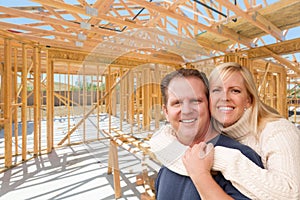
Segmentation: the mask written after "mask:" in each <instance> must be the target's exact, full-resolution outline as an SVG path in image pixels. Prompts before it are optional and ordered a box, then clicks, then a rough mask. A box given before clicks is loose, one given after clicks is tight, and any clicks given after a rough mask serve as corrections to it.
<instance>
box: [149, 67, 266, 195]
mask: <svg viewBox="0 0 300 200" xmlns="http://www.w3.org/2000/svg"><path fill="white" fill-rule="evenodd" d="M208 91H209V90H208V81H207V78H206V76H205V74H204V73H201V72H199V71H198V70H195V69H180V70H178V71H174V72H171V73H170V74H168V75H167V76H165V77H164V78H163V80H162V82H161V92H162V96H163V111H164V114H165V117H166V119H167V121H168V122H169V125H168V126H165V127H163V128H162V129H160V130H159V131H158V132H157V133H155V134H154V135H153V137H152V138H151V140H150V146H151V148H152V151H153V152H154V153H155V155H156V157H157V159H158V160H159V161H160V162H161V163H162V164H163V166H162V167H161V169H160V171H159V173H158V177H157V180H156V184H155V187H156V198H157V200H168V199H170V200H192V199H201V197H200V195H199V193H198V191H197V189H196V187H195V185H194V184H193V182H192V180H191V178H190V177H189V176H187V172H186V170H185V168H184V165H183V163H182V159H181V158H182V156H183V154H184V152H185V151H186V149H187V148H188V147H192V146H193V145H194V144H198V143H201V142H209V143H212V144H213V145H220V146H226V147H230V148H235V149H239V150H241V152H242V153H244V154H245V155H246V156H247V157H249V158H250V159H251V160H253V162H255V163H256V164H258V165H259V166H261V167H262V166H263V165H262V163H261V160H260V157H259V156H258V155H257V154H256V153H255V152H254V151H253V150H252V149H250V148H249V147H247V146H245V145H242V144H240V143H238V142H236V141H234V140H232V139H230V138H228V137H226V136H223V135H220V134H219V133H218V132H217V131H216V130H215V129H214V128H213V127H212V126H211V123H210V113H209V106H208V104H209V102H208V98H209V92H208ZM204 144H205V143H204ZM209 149H210V146H209V145H207V146H206V151H207V152H205V151H204V153H208V152H209ZM202 153H203V152H202ZM199 154H200V152H199ZM204 156H205V155H204ZM214 182H215V183H217V184H219V186H220V188H221V189H223V190H221V191H219V192H223V193H224V192H225V193H227V194H228V195H230V196H231V197H232V198H234V199H248V198H247V197H246V196H244V195H243V194H241V193H240V192H239V191H238V190H237V189H236V188H235V187H234V186H233V185H232V184H231V182H230V181H227V180H226V179H225V178H224V177H223V176H222V174H221V173H216V175H214ZM203 184H206V183H203Z"/></svg>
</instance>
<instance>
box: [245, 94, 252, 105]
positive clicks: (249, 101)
mask: <svg viewBox="0 0 300 200" xmlns="http://www.w3.org/2000/svg"><path fill="white" fill-rule="evenodd" d="M251 105H252V98H251V97H250V96H249V95H248V98H247V101H246V105H245V108H249V107H251Z"/></svg>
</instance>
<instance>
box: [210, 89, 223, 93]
mask: <svg viewBox="0 0 300 200" xmlns="http://www.w3.org/2000/svg"><path fill="white" fill-rule="evenodd" d="M220 91H221V90H220V89H213V90H212V92H213V93H217V92H220Z"/></svg>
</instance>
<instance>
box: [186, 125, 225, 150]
mask: <svg viewBox="0 0 300 200" xmlns="http://www.w3.org/2000/svg"><path fill="white" fill-rule="evenodd" d="M219 134H220V133H218V132H217V131H216V130H215V129H214V128H213V126H212V125H210V126H209V127H208V129H207V131H206V133H205V134H201V137H198V138H196V139H195V140H194V141H193V143H192V144H191V145H190V147H192V146H194V144H198V143H200V142H208V141H210V140H212V139H214V138H215V137H217V136H218V135H219Z"/></svg>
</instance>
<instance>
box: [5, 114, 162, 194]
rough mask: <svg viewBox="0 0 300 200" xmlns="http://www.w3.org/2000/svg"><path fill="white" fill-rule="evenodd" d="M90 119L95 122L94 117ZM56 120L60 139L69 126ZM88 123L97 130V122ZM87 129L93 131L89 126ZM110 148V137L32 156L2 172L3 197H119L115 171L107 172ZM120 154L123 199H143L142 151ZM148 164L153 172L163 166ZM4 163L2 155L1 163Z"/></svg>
mask: <svg viewBox="0 0 300 200" xmlns="http://www.w3.org/2000/svg"><path fill="white" fill-rule="evenodd" d="M88 121H90V122H91V123H94V120H93V119H92V118H91V119H89V120H88ZM114 121H117V120H116V119H114ZM55 123H58V124H56V125H55V127H56V128H55V134H56V135H57V136H56V140H57V141H60V139H61V138H62V136H63V135H65V130H63V129H64V128H63V127H67V126H66V125H65V124H64V123H66V121H64V120H59V121H56V122H55ZM101 125H102V127H104V126H103V124H101ZM42 126H44V125H43V124H42ZM86 127H90V128H91V129H92V130H93V131H95V125H87V126H86ZM86 132H87V133H92V131H89V130H87V131H86ZM0 136H1V133H0ZM77 136H78V134H77ZM72 137H73V138H72V140H73V141H80V140H82V137H80V136H79V137H77V139H76V134H74V135H73V136H72ZM74 138H75V139H74ZM19 139H20V140H21V138H19ZM3 140H4V139H3V137H0V144H1V145H0V152H1V153H3V149H4V148H3V143H4V142H3ZM29 140H30V139H29ZM57 141H56V142H57ZM108 150H109V141H108V140H101V141H95V142H92V143H83V144H80V145H73V146H63V147H60V148H56V149H55V150H53V151H52V153H50V154H45V155H42V156H38V157H35V158H32V159H30V160H29V161H27V162H25V163H22V164H20V165H18V166H16V167H14V168H12V169H9V170H7V171H5V172H3V173H0V187H1V188H0V200H45V199H52V200H54V199H55V200H58V199H64V200H65V199H66V200H67V199H70V200H77V199H78V200H79V199H80V200H82V199H88V200H94V199H95V200H98V199H101V200H109V199H115V195H114V185H113V175H112V174H109V175H108V174H107V165H108V164H107V163H108ZM118 155H119V167H120V174H121V177H120V178H121V187H122V197H121V198H119V199H121V200H123V199H124V200H125V199H130V200H131V199H132V200H135V199H140V196H141V194H142V193H143V192H144V188H143V186H137V185H136V175H138V174H140V173H141V172H142V165H141V160H142V154H132V153H129V152H128V151H126V150H124V149H123V148H118ZM15 159H20V158H17V157H16V158H15ZM14 162H16V161H14ZM147 164H148V170H149V175H153V174H155V173H156V172H157V170H158V169H159V165H157V164H156V163H154V162H152V161H151V160H149V159H148V160H147ZM3 165H4V163H3V159H1V160H0V166H3Z"/></svg>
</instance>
